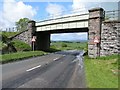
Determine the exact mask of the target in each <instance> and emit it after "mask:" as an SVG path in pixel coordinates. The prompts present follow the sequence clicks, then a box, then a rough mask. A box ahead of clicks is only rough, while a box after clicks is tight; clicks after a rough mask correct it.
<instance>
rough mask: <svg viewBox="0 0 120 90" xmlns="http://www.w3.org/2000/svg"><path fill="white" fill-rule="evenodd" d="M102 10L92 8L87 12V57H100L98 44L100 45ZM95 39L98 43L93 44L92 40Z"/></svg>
mask: <svg viewBox="0 0 120 90" xmlns="http://www.w3.org/2000/svg"><path fill="white" fill-rule="evenodd" d="M103 11H104V10H103V9H102V8H94V9H91V10H89V27H88V28H89V31H88V40H89V41H88V55H89V57H91V58H93V57H97V56H100V44H101V40H100V39H101V38H100V37H101V28H102V20H103V18H104V13H103ZM95 37H97V38H98V40H99V43H97V44H95V43H94V38H95Z"/></svg>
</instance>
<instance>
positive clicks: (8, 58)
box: [0, 51, 47, 63]
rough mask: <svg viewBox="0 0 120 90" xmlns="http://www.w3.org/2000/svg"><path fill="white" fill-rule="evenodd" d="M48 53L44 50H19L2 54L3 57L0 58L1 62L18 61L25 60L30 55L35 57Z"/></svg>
mask: <svg viewBox="0 0 120 90" xmlns="http://www.w3.org/2000/svg"><path fill="white" fill-rule="evenodd" d="M45 54H47V53H46V52H43V51H29V52H17V53H11V54H4V55H0V57H2V59H0V63H8V62H12V61H17V60H23V59H25V58H29V57H33V56H34V57H35V56H41V55H45Z"/></svg>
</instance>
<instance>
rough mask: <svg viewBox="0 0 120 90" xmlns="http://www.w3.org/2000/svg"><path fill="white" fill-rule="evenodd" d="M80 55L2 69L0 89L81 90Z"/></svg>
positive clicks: (60, 54)
mask: <svg viewBox="0 0 120 90" xmlns="http://www.w3.org/2000/svg"><path fill="white" fill-rule="evenodd" d="M82 55H83V52H82V51H75V50H70V51H62V52H57V53H52V54H48V55H45V56H41V57H33V58H30V59H26V60H23V61H18V62H14V63H9V64H4V65H2V88H3V89H4V88H14V89H15V88H85V87H86V85H85V75H84V64H83V59H82Z"/></svg>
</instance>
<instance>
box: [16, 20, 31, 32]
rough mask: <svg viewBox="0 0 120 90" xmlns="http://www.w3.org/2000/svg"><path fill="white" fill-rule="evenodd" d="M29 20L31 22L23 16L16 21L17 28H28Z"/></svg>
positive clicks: (22, 29)
mask: <svg viewBox="0 0 120 90" xmlns="http://www.w3.org/2000/svg"><path fill="white" fill-rule="evenodd" d="M28 22H29V19H28V18H21V19H20V20H19V21H18V22H16V26H17V30H18V31H19V32H21V31H24V30H26V29H27V26H28Z"/></svg>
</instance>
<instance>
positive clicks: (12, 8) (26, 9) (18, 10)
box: [0, 0, 36, 27]
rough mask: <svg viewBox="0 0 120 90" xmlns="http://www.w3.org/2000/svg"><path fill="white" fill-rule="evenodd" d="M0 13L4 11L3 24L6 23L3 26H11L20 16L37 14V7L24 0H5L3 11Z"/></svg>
mask: <svg viewBox="0 0 120 90" xmlns="http://www.w3.org/2000/svg"><path fill="white" fill-rule="evenodd" d="M0 13H2V16H1V18H0V19H1V24H4V25H2V27H7V26H9V27H10V26H11V25H14V23H15V22H16V21H18V20H19V19H20V18H30V19H31V18H33V17H34V16H35V15H36V9H34V8H33V7H32V6H30V5H26V4H24V3H23V2H22V1H19V2H16V1H15V0H9V2H8V0H4V1H3V11H2V12H0ZM11 27H12V26H11Z"/></svg>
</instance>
